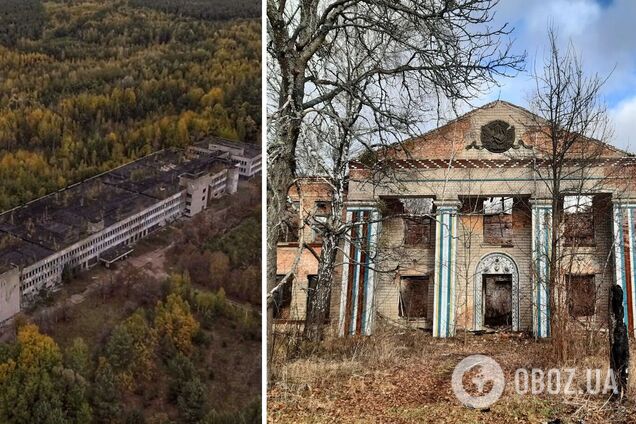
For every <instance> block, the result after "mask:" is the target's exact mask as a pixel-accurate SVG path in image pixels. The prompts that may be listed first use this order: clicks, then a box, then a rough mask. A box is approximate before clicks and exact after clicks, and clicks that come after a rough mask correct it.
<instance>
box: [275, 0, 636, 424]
mask: <svg viewBox="0 0 636 424" xmlns="http://www.w3.org/2000/svg"><path fill="white" fill-rule="evenodd" d="M635 19H636V2H633V1H628V0H542V1H532V2H530V1H523V0H501V1H498V0H452V1H446V0H439V1H435V0H431V1H428V0H423V1H417V0H390V1H384V0H315V1H313V0H268V2H267V9H266V17H265V21H266V32H267V39H266V40H265V48H266V58H265V60H266V63H265V66H266V69H267V75H266V80H265V83H266V88H265V93H264V96H265V101H266V111H265V113H266V118H267V125H266V128H265V133H266V134H267V144H266V149H267V169H266V178H267V190H266V193H267V207H266V219H267V237H266V246H265V252H264V253H265V254H266V269H265V270H264V272H265V277H266V292H265V299H264V303H265V305H266V310H267V324H266V327H265V330H266V331H267V334H266V338H267V339H266V340H267V344H266V349H267V352H266V355H265V356H266V362H267V370H266V375H265V376H264V377H266V379H267V381H266V389H267V393H266V402H267V421H268V422H272V423H335V422H337V423H512V422H519V423H549V424H561V423H573V424H574V423H576V424H583V423H586V424H588V423H634V422H636V421H635V420H636V418H635V417H636V401H635V399H636V398H635V396H636V348H635V347H634V346H635V343H636V341H635V340H634V336H635V335H636V246H635V245H634V243H636V156H635V153H636V136H635V134H636V37H634V21H635Z"/></svg>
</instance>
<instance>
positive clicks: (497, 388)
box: [451, 355, 506, 409]
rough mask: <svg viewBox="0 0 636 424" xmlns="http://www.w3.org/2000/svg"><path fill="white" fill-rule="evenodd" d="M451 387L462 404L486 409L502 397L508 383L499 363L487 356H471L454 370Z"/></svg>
mask: <svg viewBox="0 0 636 424" xmlns="http://www.w3.org/2000/svg"><path fill="white" fill-rule="evenodd" d="M451 385H452V387H453V393H455V396H456V397H457V399H458V400H459V401H460V402H461V403H463V404H464V405H466V406H468V407H469V408H475V409H486V408H488V407H489V406H490V405H492V404H493V403H495V402H497V400H498V399H499V398H500V397H501V394H502V393H503V391H504V387H505V386H506V381H505V379H504V374H503V371H502V369H501V367H500V366H499V364H498V363H497V361H495V360H494V359H492V358H491V357H489V356H485V355H470V356H467V357H466V358H464V359H462V361H461V362H460V363H459V364H457V366H456V367H455V369H454V370H453V377H452V380H451Z"/></svg>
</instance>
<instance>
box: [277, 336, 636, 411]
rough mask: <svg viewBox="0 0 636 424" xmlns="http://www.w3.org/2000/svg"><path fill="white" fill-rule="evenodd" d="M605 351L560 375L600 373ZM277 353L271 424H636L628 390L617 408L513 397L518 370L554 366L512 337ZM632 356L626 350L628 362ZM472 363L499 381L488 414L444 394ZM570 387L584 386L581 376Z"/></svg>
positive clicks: (603, 399)
mask: <svg viewBox="0 0 636 424" xmlns="http://www.w3.org/2000/svg"><path fill="white" fill-rule="evenodd" d="M287 341H289V340H287ZM606 344H607V343H606V342H605V341H602V340H601V341H600V342H599V343H597V344H596V345H594V346H592V347H591V349H592V350H593V351H594V354H593V355H585V357H584V356H583V355H582V356H581V359H579V360H575V361H571V362H570V363H567V364H563V365H562V367H563V368H569V367H577V368H579V369H584V368H597V367H598V368H603V369H607V367H608V359H607V346H606ZM290 345H293V346H292V348H291V349H290ZM275 351H276V357H275V359H274V365H273V367H272V376H273V378H272V384H271V385H270V389H269V392H268V414H269V415H268V417H269V418H268V419H269V421H270V422H274V423H283V422H285V423H287V422H294V423H323V422H324V423H327V422H341V423H363V422H364V423H387V422H391V423H511V422H520V423H526V422H528V423H545V422H551V421H552V420H561V421H555V422H562V423H582V422H585V423H605V422H616V423H621V422H625V423H629V422H636V421H634V420H636V408H635V406H636V404H635V402H634V401H633V393H636V384H634V383H633V382H632V386H631V387H630V395H629V397H628V399H629V400H627V401H626V402H624V403H623V404H619V403H617V402H614V401H610V400H608V397H607V396H602V395H598V396H586V395H576V396H570V397H567V396H565V395H563V394H560V395H547V394H546V395H540V396H531V395H518V394H517V393H516V392H515V390H514V374H515V371H516V369H518V368H526V369H532V368H541V369H545V370H547V369H550V368H552V367H554V364H553V363H552V361H551V359H550V358H551V355H550V345H549V344H548V343H546V342H535V341H534V340H533V339H529V338H525V337H520V336H517V335H507V334H491V335H483V336H472V335H469V336H467V337H466V338H464V337H458V338H456V339H450V340H440V339H433V338H432V337H431V336H430V335H429V334H424V333H421V332H416V331H410V330H404V331H402V332H401V333H399V334H396V333H395V330H392V331H387V330H386V329H385V330H384V331H380V332H379V333H377V334H375V335H374V336H372V337H364V338H350V339H331V340H327V341H325V342H323V343H322V344H320V345H318V346H315V345H314V346H305V345H302V344H301V345H300V346H298V345H295V344H294V343H291V344H290V343H287V344H286V345H284V346H283V345H282V344H280V343H279V344H278V345H277V346H276V347H275ZM290 352H291V354H290ZM634 353H636V350H634V349H633V348H632V358H633V357H634ZM471 354H484V355H488V356H491V357H493V358H494V359H495V360H496V361H497V362H498V363H499V364H500V365H501V367H502V368H503V371H504V375H505V378H506V388H505V391H504V394H503V396H502V397H501V398H500V399H499V400H498V401H497V402H496V403H495V404H493V405H492V406H491V407H490V409H488V410H486V411H479V410H474V409H468V408H467V407H465V406H463V405H462V404H460V403H459V401H458V400H457V399H456V398H455V396H454V393H453V391H452V388H451V375H452V372H453V369H454V368H455V366H456V365H457V364H458V363H459V361H461V360H462V359H463V358H465V357H466V356H468V355H471ZM635 373H636V367H634V366H632V369H631V374H632V375H635ZM575 383H576V384H577V386H576V387H578V388H584V387H585V381H584V378H583V376H582V375H580V374H578V373H577V376H576V379H575Z"/></svg>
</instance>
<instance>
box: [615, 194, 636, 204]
mask: <svg viewBox="0 0 636 424" xmlns="http://www.w3.org/2000/svg"><path fill="white" fill-rule="evenodd" d="M612 205H614V206H636V198H634V197H625V198H619V197H614V196H612Z"/></svg>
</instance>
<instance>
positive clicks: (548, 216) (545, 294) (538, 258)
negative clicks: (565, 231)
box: [530, 199, 552, 338]
mask: <svg viewBox="0 0 636 424" xmlns="http://www.w3.org/2000/svg"><path fill="white" fill-rule="evenodd" d="M530 203H531V205H532V264H533V275H532V277H533V278H532V281H533V302H532V312H533V314H532V316H533V320H532V321H533V323H532V328H533V332H534V335H535V337H538V338H545V337H550V287H549V269H550V268H549V264H550V262H549V258H550V252H551V240H552V231H551V228H552V201H551V200H550V199H532V200H531V201H530Z"/></svg>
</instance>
